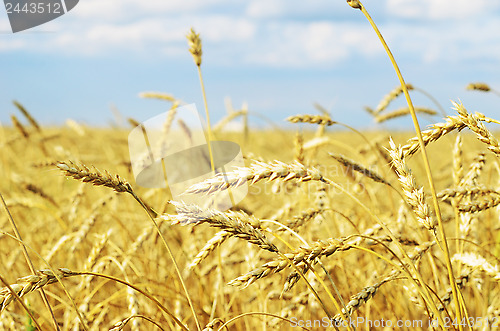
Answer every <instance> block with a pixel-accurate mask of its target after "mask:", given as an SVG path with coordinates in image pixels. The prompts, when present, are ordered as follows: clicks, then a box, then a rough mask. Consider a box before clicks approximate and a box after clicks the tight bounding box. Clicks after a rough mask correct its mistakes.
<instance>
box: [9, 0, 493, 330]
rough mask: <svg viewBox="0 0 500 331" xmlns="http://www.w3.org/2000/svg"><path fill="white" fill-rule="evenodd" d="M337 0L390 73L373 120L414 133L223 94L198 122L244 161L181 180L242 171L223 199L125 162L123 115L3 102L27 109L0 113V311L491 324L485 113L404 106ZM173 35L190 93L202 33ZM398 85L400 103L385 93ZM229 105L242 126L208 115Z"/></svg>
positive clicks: (20, 315)
mask: <svg viewBox="0 0 500 331" xmlns="http://www.w3.org/2000/svg"><path fill="white" fill-rule="evenodd" d="M348 4H349V5H351V6H352V7H353V8H356V9H359V10H360V11H361V12H363V14H365V16H366V17H367V19H368V21H369V22H370V23H372V24H373V27H374V29H375V32H376V33H377V35H378V36H379V38H380V40H381V42H382V43H383V45H384V47H385V48H386V50H387V53H388V55H389V57H390V58H391V61H392V63H393V64H394V67H395V69H396V73H397V75H398V78H399V79H400V82H401V84H400V85H399V86H398V87H397V88H396V89H395V90H393V91H391V92H390V93H389V94H388V95H387V96H385V97H384V98H383V99H382V101H381V102H380V104H379V105H378V106H377V107H375V108H367V110H368V111H369V112H370V113H371V114H372V115H373V116H374V119H375V121H377V122H383V121H386V120H390V119H392V118H395V117H399V116H404V115H411V116H412V119H413V120H414V124H415V129H416V131H415V132H416V136H415V137H411V134H403V133H398V134H394V135H392V137H391V136H390V135H389V133H387V132H385V131H384V130H380V131H378V132H369V133H361V132H359V131H357V130H355V129H354V128H351V127H350V126H348V125H345V124H342V123H338V122H336V121H335V120H333V119H332V118H331V117H330V115H329V114H328V112H326V111H325V110H324V109H322V108H321V107H320V106H317V107H318V108H319V109H320V110H322V113H321V114H320V115H296V116H291V117H289V118H288V119H287V120H288V121H289V122H292V123H298V124H297V125H298V126H299V127H300V130H298V131H297V133H296V134H295V133H294V134H291V133H290V132H289V131H287V130H278V129H276V130H272V131H267V130H261V131H259V130H249V129H248V126H247V125H246V121H247V117H248V115H249V112H248V110H247V107H246V106H243V107H242V109H241V110H234V109H232V108H230V109H229V110H230V113H229V115H228V116H227V118H225V119H223V120H222V121H221V122H220V123H218V124H216V125H214V127H213V130H209V132H208V138H209V139H210V140H213V139H216V138H217V139H227V140H233V141H236V142H238V143H240V145H241V146H242V149H243V152H244V154H245V155H244V156H245V161H246V164H247V166H246V167H241V168H237V169H232V170H229V171H228V172H226V173H225V174H224V175H221V174H219V175H216V176H214V177H213V178H210V179H208V180H206V181H202V182H200V183H198V184H196V185H193V186H191V187H190V188H189V189H188V190H187V192H186V194H207V193H210V192H214V191H223V190H227V189H232V188H234V187H237V186H240V185H243V184H245V185H248V186H249V194H248V196H247V197H246V198H245V199H244V200H243V201H241V202H240V203H238V205H236V206H234V207H233V208H232V209H231V210H227V211H219V210H214V209H207V208H202V207H200V206H196V205H189V204H184V203H182V202H179V201H174V200H172V197H171V196H169V192H168V190H165V189H146V188H142V187H139V186H137V185H134V184H133V183H130V182H129V181H128V180H126V179H125V178H131V177H132V178H133V175H132V172H131V167H130V166H131V165H130V162H129V161H127V155H128V150H127V130H125V129H119V128H114V129H106V130H105V129H95V128H90V127H84V126H82V125H80V124H78V123H76V122H74V121H68V122H67V125H68V127H67V128H50V127H41V126H40V125H39V124H38V122H37V121H36V119H34V118H33V116H32V115H31V114H30V113H29V112H28V111H27V110H26V109H25V108H24V107H23V106H22V105H21V104H20V103H18V102H14V104H15V106H16V107H17V108H18V110H19V111H20V112H21V113H22V114H23V116H24V117H25V118H26V120H27V121H28V122H29V125H23V124H22V122H21V121H20V120H18V118H16V117H15V116H14V115H12V122H13V127H12V128H9V127H1V131H0V133H1V136H0V138H1V140H0V143H1V144H2V155H1V162H0V171H1V172H2V174H3V180H2V182H1V183H0V192H1V193H2V194H1V195H0V198H1V203H2V209H3V210H4V212H3V213H2V214H1V215H0V224H1V225H2V226H1V233H0V241H1V246H2V254H1V255H0V259H1V263H0V265H1V268H0V281H1V282H2V284H1V285H2V286H3V287H2V288H1V289H0V310H1V315H0V329H2V330H4V329H5V330H20V329H26V330H34V329H39V330H50V329H56V330H70V329H71V330H101V329H110V330H122V329H130V330H153V329H160V330H168V329H176V330H253V329H278V328H284V329H289V328H292V329H294V328H302V329H306V330H312V329H318V328H326V327H327V326H326V325H325V324H324V322H325V318H326V319H327V320H328V321H329V322H330V324H328V327H331V328H332V329H333V328H335V329H349V330H354V329H360V330H367V329H377V327H375V326H373V325H365V324H363V325H355V324H352V323H345V324H342V321H344V322H347V321H350V320H352V319H356V318H358V317H363V318H364V319H365V320H367V321H368V320H372V321H375V320H378V321H380V320H382V319H385V320H388V319H392V320H393V321H396V320H406V321H424V323H423V324H418V323H417V324H412V325H411V326H408V325H406V326H405V327H403V329H404V328H406V329H412V330H418V329H422V330H425V329H428V328H433V329H436V330H437V329H455V330H465V329H481V330H489V329H492V328H495V327H498V325H499V323H498V318H500V287H499V286H498V283H499V281H500V269H499V267H498V265H499V258H500V223H499V221H498V220H499V212H498V209H497V208H495V207H497V206H498V205H499V204H500V191H499V190H498V187H497V186H498V185H497V184H496V183H498V180H499V179H500V166H499V165H500V163H499V160H498V157H499V156H500V145H499V142H498V141H497V140H496V138H495V136H494V135H493V134H492V132H491V131H490V130H489V129H488V128H487V127H486V126H485V123H495V124H500V122H499V121H497V120H495V119H492V118H489V117H487V116H486V115H483V114H482V113H478V112H475V113H473V112H470V111H468V110H467V109H466V107H465V106H464V105H463V104H462V103H460V102H456V103H453V109H454V114H452V115H446V114H445V118H444V121H442V122H440V123H436V124H432V125H431V126H430V127H429V128H428V129H427V130H425V131H421V130H420V128H419V126H418V121H417V117H416V113H417V112H423V113H427V114H431V115H435V114H436V112H435V111H434V110H432V109H428V108H424V107H420V108H419V107H414V106H413V104H412V103H411V98H410V95H409V93H408V91H409V90H418V89H417V88H416V87H414V86H413V85H411V84H406V83H405V82H404V80H403V77H402V75H401V73H400V72H399V69H398V68H397V64H396V62H395V60H394V58H393V57H392V54H391V53H390V50H389V48H388V47H387V45H386V44H385V42H384V40H383V38H382V36H381V34H380V32H379V31H378V29H377V28H376V25H375V24H374V23H373V21H372V20H371V18H370V16H369V15H368V13H367V11H366V9H365V7H364V6H363V5H362V4H361V3H360V2H359V1H348ZM187 37H188V42H189V46H190V49H189V51H190V52H191V54H192V55H193V58H194V60H195V64H196V66H197V69H198V73H199V76H200V81H201V86H202V91H203V96H204V99H205V100H206V98H205V93H204V87H203V79H202V75H201V63H202V61H201V59H202V45H201V39H200V37H199V35H198V34H196V33H195V32H194V31H191V32H190V33H189V35H188V36H187ZM467 88H468V89H472V90H477V91H483V92H495V91H493V90H492V89H491V88H490V87H489V86H488V85H486V84H484V83H474V84H470V85H469V86H468V87H467ZM495 93H496V92H495ZM402 95H405V97H406V98H407V101H408V107H407V108H405V109H399V110H395V111H389V110H387V108H388V107H389V106H390V104H391V102H392V101H393V100H394V99H396V98H398V97H399V96H402ZM141 96H142V97H146V98H158V99H162V100H164V101H167V102H170V103H171V104H172V108H171V110H170V111H169V113H168V116H167V118H166V123H165V126H166V127H168V126H169V125H171V124H172V121H174V120H175V119H176V117H175V115H176V109H177V107H178V106H179V105H180V104H181V101H180V100H177V99H176V98H174V97H173V96H170V95H167V94H163V93H153V92H152V93H149V92H148V93H143V94H141ZM205 109H206V112H207V113H206V115H207V120H208V128H210V123H209V114H208V108H207V107H206V101H205ZM441 110H442V109H441ZM238 117H241V118H243V120H244V124H245V125H244V126H245V132H244V133H243V134H241V133H234V132H233V133H231V132H224V130H223V128H224V126H225V124H227V123H228V122H230V121H232V120H234V119H236V118H238ZM129 122H130V123H131V124H132V125H133V126H136V125H140V123H138V122H137V121H135V120H133V119H129ZM301 123H304V124H301ZM179 124H180V125H181V127H183V128H184V131H185V133H186V135H187V136H189V134H190V133H189V128H188V127H187V126H186V125H183V123H180V122H179ZM310 124H313V125H316V126H317V130H315V132H314V130H313V131H308V130H307V127H313V126H311V125H310ZM493 125H494V124H493ZM331 126H343V127H344V128H346V131H342V132H337V133H329V132H327V131H326V128H327V127H331ZM445 136H446V137H445ZM475 138H477V139H475ZM438 140H439V142H437V141H438ZM346 141H348V142H349V143H346ZM103 142H105V143H103ZM289 151H291V152H289ZM334 151H341V152H342V151H343V152H344V154H347V155H348V156H344V155H342V154H340V153H337V152H335V153H334ZM210 153H211V152H210ZM278 159H280V161H278ZM94 165H95V166H94ZM98 169H108V170H98ZM431 170H432V172H431ZM116 173H121V174H122V175H116ZM90 184H92V185H94V186H99V187H101V188H94V187H91V185H90ZM109 189H112V190H109ZM113 191H114V192H113ZM16 279H17V280H16ZM33 292H37V293H33ZM429 320H432V321H437V323H436V324H433V325H432V326H429V324H428V323H427V321H429ZM318 321H321V323H322V324H318V323H317V322H318ZM495 323H496V324H495ZM380 329H382V328H380ZM386 329H391V328H390V327H388V328H387V327H386Z"/></svg>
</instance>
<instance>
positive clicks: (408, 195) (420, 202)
mask: <svg viewBox="0 0 500 331" xmlns="http://www.w3.org/2000/svg"><path fill="white" fill-rule="evenodd" d="M390 146H391V148H390V149H389V154H390V156H391V158H392V165H393V166H394V168H395V170H396V172H397V173H398V177H399V182H400V183H401V186H402V187H403V192H404V196H405V199H406V202H408V204H409V205H410V206H411V207H412V209H413V212H414V213H415V215H416V216H417V220H418V221H419V222H420V223H421V224H422V225H423V226H424V227H426V228H427V229H428V230H431V231H433V230H434V229H435V227H436V224H435V223H434V221H433V218H432V216H431V213H430V208H429V206H428V205H427V203H426V202H425V198H424V189H423V188H418V187H417V185H416V183H415V178H414V176H413V175H412V173H411V171H410V169H409V168H408V167H407V166H406V161H405V154H404V151H403V148H402V147H401V146H399V147H396V144H395V143H394V141H392V138H391V140H390Z"/></svg>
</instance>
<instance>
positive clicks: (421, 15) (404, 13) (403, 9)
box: [386, 0, 499, 19]
mask: <svg viewBox="0 0 500 331" xmlns="http://www.w3.org/2000/svg"><path fill="white" fill-rule="evenodd" d="M386 6H387V10H388V12H389V13H390V14H392V15H395V16H399V17H403V18H413V19H450V18H452V19H465V18H472V17H478V16H480V15H485V14H487V13H488V11H491V10H492V9H496V8H499V4H498V2H497V3H495V2H493V1H488V0H473V1H471V0H387V4H386Z"/></svg>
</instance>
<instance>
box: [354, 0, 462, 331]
mask: <svg viewBox="0 0 500 331" xmlns="http://www.w3.org/2000/svg"><path fill="white" fill-rule="evenodd" d="M347 2H348V4H349V5H350V6H351V7H353V8H355V9H360V10H361V12H362V13H363V14H364V15H365V17H366V19H367V20H368V22H369V23H370V25H371V26H372V28H373V30H374V31H375V33H376V34H377V36H378V38H379V40H380V42H381V43H382V45H383V47H384V49H385V51H386V53H387V55H388V56H389V59H390V61H391V63H392V65H393V67H394V70H395V71H396V75H397V76H398V79H399V82H400V84H401V87H402V89H403V93H404V95H405V98H406V102H407V103H408V108H409V109H410V113H411V117H412V121H413V126H414V127H415V131H416V133H417V137H418V142H419V145H420V149H421V150H422V160H423V162H424V166H425V172H426V174H427V179H428V182H429V186H430V190H431V194H432V201H433V204H434V211H435V214H436V217H437V220H438V226H439V232H440V234H441V241H442V247H443V251H444V254H445V260H446V267H447V270H448V278H449V281H450V286H451V288H452V290H453V297H454V302H455V308H456V311H455V315H456V316H455V318H457V319H458V320H461V319H462V308H463V309H464V310H465V309H466V308H465V307H461V305H460V302H459V300H458V295H459V290H458V288H457V285H456V283H455V276H454V274H453V266H452V264H451V257H450V251H449V247H448V241H447V238H446V233H445V230H444V225H443V219H442V216H441V210H440V207H439V202H438V198H437V193H436V188H435V185H434V180H433V178H432V172H431V167H430V164H429V159H428V157H427V152H426V150H425V143H424V140H423V138H422V131H421V130H420V124H419V123H418V118H417V114H416V112H415V108H414V106H413V102H412V100H411V97H410V93H409V92H408V88H407V86H406V83H405V80H404V78H403V75H402V73H401V70H400V69H399V66H398V64H397V62H396V59H395V58H394V56H393V54H392V52H391V50H390V48H389V46H388V45H387V43H386V42H385V39H384V37H383V36H382V33H381V32H380V30H379V29H378V27H377V25H376V24H375V22H374V21H373V19H372V18H371V16H370V14H369V13H368V11H367V10H366V8H365V6H364V5H363V4H362V3H361V1H359V0H347ZM423 284H424V283H423V282H422V286H424V287H425V285H423ZM424 290H425V291H426V292H427V293H428V290H427V288H425V289H424ZM438 317H439V316H438ZM439 318H440V317H439ZM459 329H460V330H463V327H462V326H461V325H459Z"/></svg>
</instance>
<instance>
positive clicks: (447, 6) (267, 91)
mask: <svg viewBox="0 0 500 331" xmlns="http://www.w3.org/2000/svg"><path fill="white" fill-rule="evenodd" d="M363 3H364V4H365V6H366V8H367V9H368V10H369V11H370V13H371V14H372V17H373V18H374V20H375V21H376V22H377V24H378V25H379V28H380V29H381V31H382V33H383V34H384V36H385V37H386V39H387V41H388V43H389V45H390V47H391V48H392V50H393V53H394V55H395V57H396V59H397V60H398V63H399V65H400V68H401V70H402V72H403V75H404V76H405V79H406V81H407V82H408V83H412V84H413V85H415V86H417V87H419V88H421V89H424V90H426V91H428V92H429V93H431V94H432V95H433V96H434V97H435V98H436V99H438V101H439V102H440V103H441V104H442V105H443V107H444V108H445V109H446V110H447V111H448V112H449V113H451V112H452V110H451V109H450V107H451V103H450V99H452V100H457V99H460V100H461V101H462V102H463V103H464V105H465V106H466V108H467V109H469V110H471V111H481V112H484V113H486V114H488V115H489V116H492V117H500V116H499V115H500V108H499V107H498V106H499V105H500V98H499V97H498V96H495V95H492V94H484V93H479V92H471V91H466V90H465V86H466V85H467V84H468V83H470V82H474V81H483V82H486V83H488V84H490V85H491V86H492V87H493V88H497V89H500V34H499V33H498V31H500V2H499V1H486V0H475V1H470V0H439V1H436V0H376V1H375V0H365V1H363ZM191 26H193V27H194V28H195V29H196V30H197V32H199V33H200V34H201V37H202V40H203V52H204V56H203V64H202V70H203V74H204V79H205V83H206V89H207V93H208V102H209V108H210V112H211V114H212V116H213V121H217V120H218V119H220V118H221V117H223V116H224V114H225V112H226V110H225V107H224V98H225V97H230V98H231V99H232V102H233V105H234V107H235V108H239V107H240V106H241V104H242V103H243V102H247V103H248V107H249V109H250V111H252V112H253V113H258V114H261V115H264V116H266V117H268V118H270V119H272V120H273V121H275V122H276V123H279V124H284V122H283V119H284V118H286V117H287V116H290V115H294V114H298V113H315V112H316V110H315V109H314V107H313V106H312V104H313V103H314V102H318V103H320V104H321V105H323V106H324V107H326V108H327V109H329V110H330V111H331V113H332V117H333V118H334V119H336V120H339V121H341V122H344V123H346V124H350V125H353V126H357V127H361V128H374V127H376V126H375V124H374V123H373V120H372V118H371V117H370V116H369V115H368V114H367V113H366V112H365V111H364V110H363V107H364V106H372V107H375V106H376V105H377V104H378V102H379V101H380V99H381V98H382V97H383V95H384V94H386V93H387V92H388V91H390V90H391V89H392V88H394V87H395V86H397V85H398V81H397V78H396V76H395V74H394V70H393V69H392V67H391V64H390V62H389V60H388V59H387V56H386V55H385V53H384V52H383V49H382V46H381V45H380V43H379V42H378V40H377V38H376V36H375V34H374V32H373V31H372V30H371V28H370V26H369V24H368V22H367V21H366V19H365V18H364V16H363V15H362V14H361V12H360V11H358V10H354V9H352V8H351V7H349V6H348V5H347V4H346V2H345V1H344V0H309V1H296V0H267V1H266V0H247V1H242V0H148V1H140V0H81V1H80V3H79V4H78V5H77V6H76V7H75V8H74V9H73V10H72V11H70V12H69V13H67V14H66V15H64V16H62V17H60V18H58V19H56V20H54V21H52V22H49V23H47V24H44V25H42V26H39V27H36V28H33V29H30V30H27V31H25V32H19V33H16V34H12V33H11V32H10V26H9V23H8V18H7V15H6V12H5V10H3V9H2V10H0V32H1V33H0V91H1V92H0V123H9V114H11V113H15V112H16V110H15V108H14V106H13V105H12V100H13V99H16V100H18V101H20V102H21V103H23V104H24V105H25V106H26V108H27V109H28V110H30V111H31V112H32V113H33V115H34V116H35V117H36V118H37V119H39V121H41V122H43V123H45V124H62V123H64V121H65V120H66V119H68V118H71V119H74V120H77V121H79V122H83V123H87V124H90V125H108V124H109V123H113V122H114V121H115V119H114V116H113V113H112V112H111V110H110V109H111V108H112V107H116V109H118V110H119V112H120V113H121V114H122V115H123V116H124V117H129V116H130V117H134V118H136V119H138V120H146V119H148V118H150V117H152V116H155V115H157V114H158V113H160V112H162V111H165V110H166V109H167V105H166V104H164V103H162V102H160V101H157V100H145V99H141V98H139V97H138V94H139V92H143V91H162V92H167V93H171V94H173V95H175V96H176V97H178V98H180V99H182V100H183V101H185V102H186V103H196V105H197V107H198V109H199V110H201V109H202V106H203V103H202V99H201V92H200V86H199V81H198V76H197V72H196V68H195V66H194V63H193V60H192V58H191V56H190V54H189V53H188V52H187V43H186V40H185V35H186V34H187V32H188V31H189V28H190V27H191ZM413 95H414V101H415V104H416V105H419V106H427V107H434V105H433V104H432V102H430V101H429V100H428V99H427V98H425V97H423V96H422V95H421V94H419V93H414V94H413ZM403 105H404V103H403V100H400V101H398V102H396V103H395V104H394V105H392V106H391V109H396V108H398V107H402V106H403ZM430 120H432V119H430ZM438 120H439V118H435V119H434V120H432V121H438ZM250 121H251V123H253V124H254V125H258V124H259V123H261V122H260V120H259V119H258V118H256V117H252V118H251V119H250ZM429 123H430V121H429V119H428V118H422V123H421V124H422V125H426V124H429ZM387 125H388V126H391V127H410V126H411V121H410V119H403V120H398V121H395V122H393V123H392V124H387ZM387 125H386V126H387Z"/></svg>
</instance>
